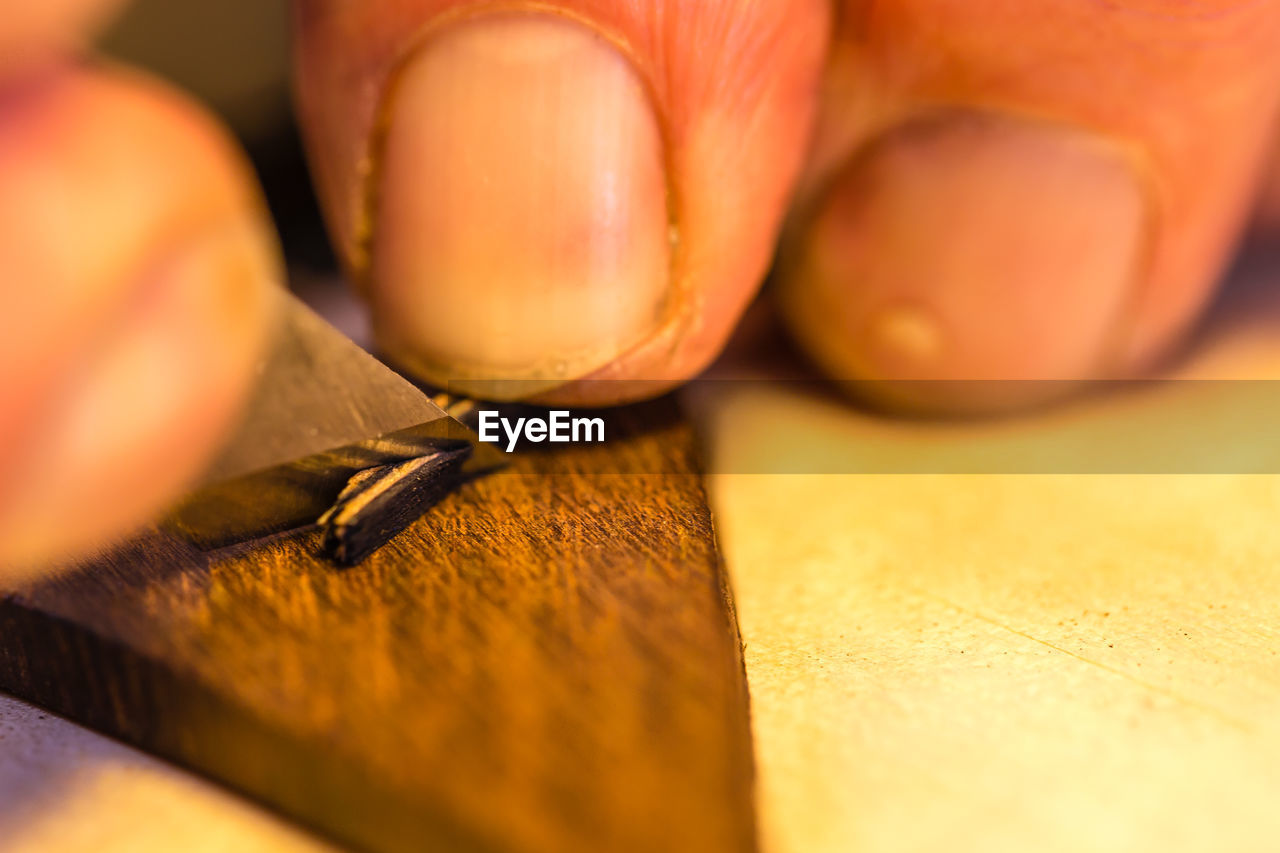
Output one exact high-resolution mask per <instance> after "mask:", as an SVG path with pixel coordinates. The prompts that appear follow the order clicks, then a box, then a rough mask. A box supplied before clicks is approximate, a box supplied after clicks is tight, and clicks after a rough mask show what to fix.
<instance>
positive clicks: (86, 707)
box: [0, 404, 755, 851]
mask: <svg viewBox="0 0 1280 853" xmlns="http://www.w3.org/2000/svg"><path fill="white" fill-rule="evenodd" d="M623 417H624V416H622V415H618V416H614V417H612V418H611V421H610V423H611V430H613V431H614V432H616V430H617V425H619V424H621V423H622V422H623V421H622V420H620V419H621V418H623ZM625 418H627V419H629V420H630V422H631V423H632V425H633V426H634V428H635V429H634V435H632V436H631V437H630V438H628V439H626V440H624V441H611V442H610V444H609V446H608V447H607V448H583V449H574V450H569V451H565V452H556V453H544V454H533V455H530V456H528V457H525V458H524V459H523V460H522V461H521V462H520V463H518V464H517V465H516V467H515V468H514V469H512V470H509V471H507V472H504V473H501V474H498V475H495V476H493V477H490V478H488V479H485V480H482V481H480V482H477V483H474V484H472V485H470V486H468V487H467V488H466V489H465V490H464V491H463V492H461V493H459V494H458V495H455V496H454V497H453V498H450V499H449V500H447V501H446V502H445V503H444V504H442V505H441V506H440V507H439V508H437V510H436V511H435V512H433V513H432V514H431V515H430V516H429V517H428V518H427V519H425V520H424V521H422V522H420V523H419V524H418V525H416V526H415V527H414V528H412V529H411V531H410V532H409V533H408V534H407V535H405V536H402V537H401V538H400V539H398V540H396V541H395V542H393V543H392V545H391V546H390V547H388V548H387V549H386V550H384V551H383V552H381V553H379V554H378V555H376V556H375V557H374V558H373V559H372V560H370V561H369V562H368V563H367V564H365V565H364V566H362V567H361V568H358V569H354V570H346V571H339V570H335V569H334V568H333V567H331V566H329V565H326V564H323V563H321V562H318V561H317V560H316V559H315V558H314V557H313V555H314V553H315V552H316V548H317V545H318V542H317V541H316V539H317V537H316V534H314V533H311V534H307V535H304V536H301V537H295V538H292V539H286V540H281V541H278V542H275V543H272V544H271V545H269V546H266V547H258V548H256V549H254V550H252V551H248V552H246V553H242V554H239V555H228V554H220V555H216V556H214V557H213V558H211V559H206V558H205V557H204V556H203V555H199V554H197V553H195V552H193V551H191V550H190V549H187V548H183V547H181V546H179V545H177V544H175V543H174V542H172V541H168V540H164V539H163V538H162V537H160V536H159V535H158V534H156V535H153V536H152V537H151V538H150V539H148V540H147V541H144V542H140V543H137V544H135V545H133V546H131V547H128V548H125V549H122V550H121V551H119V552H117V553H115V554H113V555H111V556H110V557H109V558H106V559H103V560H101V561H99V562H98V563H97V564H96V565H94V566H92V567H91V568H89V569H88V570H86V571H82V572H78V573H73V574H70V575H66V576H63V577H60V578H58V579H55V580H52V581H47V582H45V583H44V584H42V585H40V586H36V587H32V588H29V589H25V590H21V591H18V592H17V593H16V594H14V595H12V596H9V597H7V598H5V599H4V600H3V603H0V638H3V639H2V641H0V689H3V690H5V691H8V692H11V693H13V694H15V695H18V696H20V697H24V698H28V699H31V700H33V701H36V702H38V703H40V704H41V705H44V706H45V707H48V708H51V709H53V710H55V711H56V712H58V713H61V714H63V715H66V716H68V717H70V718H72V719H74V720H78V721H82V722H84V723H86V724H88V725H90V726H92V727H93V728H96V729H99V730H101V731H105V732H109V733H111V734H114V735H116V736H119V737H121V738H122V739H124V740H126V741H128V742H131V743H135V744H138V745H141V746H143V747H145V748H146V749H148V750H150V751H153V752H155V753H156V754H158V755H161V756H164V757H167V758H170V759H172V760H174V761H176V762H177V763H179V764H182V765H185V766H188V767H191V768H194V769H197V770H199V771H201V772H203V773H205V774H208V775H209V776H211V777H213V778H214V779H218V780H221V781H223V782H226V783H227V784H229V785H230V786H232V787H234V788H236V789H238V790H241V791H244V792H247V793H249V794H250V795H252V796H253V797H254V798H256V799H258V800H260V801H262V802H264V803H268V804H271V805H272V806H274V807H275V808H277V809H279V810H280V811H282V812H283V813H285V814H288V815H291V816H293V817H294V818H296V819H298V820H300V821H301V822H303V823H305V824H307V825H310V826H313V827H315V828H317V829H318V830H320V831H321V832H322V833H324V834H326V835H328V836H329V837H331V838H334V839H337V840H340V841H344V842H347V843H351V844H355V845H358V846H361V847H367V848H371V849H379V850H410V849H413V850H419V849H468V850H472V849H474V850H520V851H574V850H584V851H585V850H592V851H595V850H611V851H613V850H623V851H625V850H659V849H661V850H751V849H754V846H755V839H754V821H753V805H752V801H751V784H752V760H751V751H750V742H749V732H748V721H747V710H746V696H745V689H744V682H743V672H742V664H741V658H740V655H739V647H738V643H737V639H736V635H735V625H734V622H733V619H732V617H731V614H730V612H729V610H728V606H727V597H726V594H725V588H724V578H723V576H722V572H721V568H720V565H719V562H718V557H717V554H716V550H715V547H714V540H713V535H712V529H711V519H710V515H709V512H708V509H707V506H706V498H705V493H704V491H703V486H702V483H701V479H700V478H699V476H698V475H697V474H696V473H694V471H695V468H694V459H693V452H692V441H691V437H690V434H689V431H688V429H687V428H686V427H684V426H683V425H681V424H680V423H679V422H678V421H677V420H676V419H675V418H674V417H673V412H672V409H671V408H670V406H669V405H667V404H658V405H656V406H648V407H642V408H640V409H637V410H632V411H631V412H630V413H628V414H627V415H625ZM604 454H608V455H607V456H606V455H604ZM620 467H621V468H630V469H631V470H633V471H636V472H664V473H631V474H619V473H603V474H602V473H597V472H599V471H601V470H609V471H616V470H618V469H619V468H620Z"/></svg>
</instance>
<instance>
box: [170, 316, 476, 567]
mask: <svg viewBox="0 0 1280 853" xmlns="http://www.w3.org/2000/svg"><path fill="white" fill-rule="evenodd" d="M279 315H280V322H279V327H278V329H277V333H276V337H275V340H274V342H273V344H272V346H271V347H270V348H269V349H268V351H267V353H266V354H265V355H264V356H263V358H262V359H261V361H260V362H259V365H258V368H257V372H258V375H257V380H256V388H255V391H254V393H253V396H252V398H251V400H250V402H249V405H248V408H247V410H246V413H245V416H244V417H243V419H242V421H241V424H240V426H239V429H238V430H237V431H236V433H235V435H234V437H233V438H232V439H231V441H230V442H228V444H227V445H226V447H225V448H224V449H223V451H222V453H221V454H220V455H219V456H218V458H217V459H216V460H215V462H214V463H213V465H212V466H211V467H210V469H209V471H208V473H207V475H206V476H205V479H204V481H203V483H202V484H201V485H200V486H199V487H198V488H196V490H195V491H193V492H192V493H191V494H190V495H188V496H187V497H186V498H185V499H184V500H182V501H181V502H180V503H179V504H178V506H177V507H176V508H175V509H174V510H173V512H171V513H170V515H169V516H168V518H167V519H166V524H167V526H169V527H170V528H172V529H176V530H177V531H178V532H180V533H181V534H182V535H183V536H184V537H186V538H187V539H189V540H190V541H192V542H194V543H195V544H196V545H198V546H199V547H201V548H205V549H213V548H220V547H225V546H228V545H233V544H237V543H240V542H247V541H251V540H253V539H257V538H261V537H263V536H267V535H271V534H274V533H280V532H283V531H287V530H292V529H296V528H299V527H303V526H307V525H310V524H314V523H316V522H317V521H318V520H319V519H320V518H321V517H322V516H324V515H325V514H326V513H327V512H328V510H329V509H331V508H332V507H333V506H334V504H335V503H336V502H337V501H338V500H339V497H340V496H341V495H342V494H343V492H344V490H346V489H347V487H348V484H349V483H350V482H351V480H352V478H353V477H355V476H356V475H358V474H360V473H361V472H363V471H367V470H369V469H374V468H382V467H385V466H397V465H401V464H403V463H406V462H410V461H412V460H416V459H422V458H424V457H432V458H436V457H438V458H441V459H448V460H450V461H451V463H455V464H451V470H450V472H449V473H450V475H451V476H455V475H456V476H457V477H458V478H462V477H465V476H468V475H472V474H475V473H478V472H479V471H482V470H486V469H489V468H494V467H497V466H498V465H500V464H501V457H500V454H499V453H498V452H497V451H496V450H494V449H493V448H491V447H489V446H487V445H483V444H480V443H479V441H478V440H477V437H476V435H475V433H474V432H472V431H471V430H470V429H468V428H467V427H465V426H464V425H463V424H461V423H460V422H458V421H457V420H456V419H454V418H452V417H450V416H449V414H448V413H446V412H445V411H444V410H443V409H441V408H440V407H439V406H437V405H436V404H435V403H433V402H432V401H431V399H430V398H429V397H427V395H426V394H424V393H423V392H422V391H420V390H419V389H418V388H417V387H415V386H414V385H413V384H412V383H411V382H409V381H407V380H406V379H404V378H403V377H401V376H399V375H398V374H396V373H395V372H394V371H392V370H391V369H390V368H388V367H386V366H385V365H384V364H382V363H381V362H380V361H378V360H377V359H376V358H374V357H373V356H371V355H370V354H369V353H367V352H365V351H364V350H363V349H362V348H360V347H359V346H358V345H357V344H355V343H354V342H353V341H351V340H350V339H348V338H347V337H346V336H345V335H343V334H342V333H341V332H339V331H338V330H337V329H335V328H333V327H332V326H330V325H329V324H328V323H327V322H325V320H324V319H322V318H321V317H320V316H319V315H317V314H316V313H315V312H313V311H312V310H311V309H309V308H308V307H307V306H305V305H304V304H303V303H302V302H300V301H299V300H298V299H296V298H295V297H293V296H291V295H289V294H287V293H282V295H281V307H280V311H279ZM459 452H463V453H466V454H467V461H466V463H465V464H464V465H461V466H458V465H456V459H457V456H458V453H459ZM437 491H439V490H437ZM427 508H428V507H427V506H422V507H421V510H422V511H425V510H426V509H427ZM420 514H421V512H419V513H418V515H420ZM400 515H405V513H400ZM414 517H416V516H414ZM409 521H412V518H410V519H409ZM406 523H407V522H406ZM394 532H395V531H394V530H391V531H389V533H392V534H393V533H394Z"/></svg>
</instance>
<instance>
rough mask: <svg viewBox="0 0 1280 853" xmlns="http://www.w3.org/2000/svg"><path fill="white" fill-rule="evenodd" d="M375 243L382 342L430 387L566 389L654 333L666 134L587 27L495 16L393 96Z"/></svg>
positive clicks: (421, 58) (419, 63)
mask: <svg viewBox="0 0 1280 853" xmlns="http://www.w3.org/2000/svg"><path fill="white" fill-rule="evenodd" d="M389 98H390V100H389V105H388V112H387V119H388V125H387V132H386V135H385V141H384V146H385V147H384V149H383V151H382V160H381V164H382V171H381V174H382V178H381V195H380V203H379V205H378V208H377V211H376V219H375V225H374V228H375V232H374V237H373V261H372V264H373V267H372V274H373V288H372V290H373V292H372V294H371V300H372V303H373V308H374V314H375V323H376V326H377V329H378V333H379V337H380V341H381V343H382V344H383V346H384V347H385V348H386V349H388V351H389V352H390V353H391V354H392V355H393V356H395V357H396V358H397V359H399V360H401V361H403V362H405V363H406V364H407V365H408V366H410V367H412V368H415V369H417V370H420V371H421V372H423V373H424V374H425V375H426V376H427V377H428V378H430V379H432V380H434V381H436V382H438V383H441V384H444V383H447V382H450V381H453V382H455V383H456V382H457V381H458V380H465V379H486V380H489V379H502V380H507V379H509V380H541V381H547V382H549V383H552V384H557V383H561V382H564V381H567V380H570V379H573V378H576V377H580V376H582V375H585V374H587V373H589V372H591V371H593V370H595V369H598V368H600V367H603V366H605V365H607V364H608V363H609V362H611V361H613V360H614V359H615V358H617V357H618V356H619V355H620V354H622V353H623V352H625V351H626V350H628V349H630V348H631V347H633V346H635V345H636V344H638V343H640V342H641V341H643V340H644V339H645V338H646V337H647V336H648V335H650V334H651V333H652V332H653V331H654V330H655V329H656V327H657V326H658V324H659V322H660V320H661V317H662V314H663V311H664V306H665V302H666V299H667V293H668V282H669V255H670V246H669V242H670V238H669V226H668V213H667V210H668V208H667V197H666V187H667V181H666V175H665V167H664V164H663V149H662V142H661V134H660V132H659V129H658V122H657V119H656V117H655V115H654V112H653V108H652V106H651V104H650V100H649V98H648V96H647V93H646V91H645V89H644V87H643V85H642V84H641V82H640V79H639V77H638V75H637V74H636V72H635V70H634V69H633V68H632V66H631V65H630V63H629V62H628V61H627V59H625V58H624V57H623V56H622V54H621V53H619V52H618V51H617V50H616V49H615V48H614V46H613V45H611V44H610V43H609V42H608V41H607V40H605V39H604V38H602V37H601V36H600V35H598V34H597V33H595V32H593V31H591V30H590V29H588V28H586V27H585V26H582V25H579V24H577V23H575V22H572V21H569V20H567V19H564V18H560V17H556V16H553V15H541V14H495V15H486V16H484V17H481V18H477V19H473V20H470V21H466V22H462V23H459V24H454V25H452V26H450V27H448V28H447V29H445V30H444V31H443V32H440V33H438V34H436V35H434V36H432V37H430V38H429V39H428V40H427V42H426V43H425V44H424V45H423V47H422V48H420V50H419V52H418V54H417V55H416V56H415V57H414V58H413V59H412V60H411V61H410V62H409V63H408V64H407V65H406V66H405V67H404V69H403V70H402V71H401V73H400V74H399V76H398V78H397V80H396V82H395V84H394V85H393V88H392V90H391V92H390V94H389Z"/></svg>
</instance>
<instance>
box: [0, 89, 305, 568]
mask: <svg viewBox="0 0 1280 853" xmlns="http://www.w3.org/2000/svg"><path fill="white" fill-rule="evenodd" d="M0 187H3V193H2V194H0V276H2V277H3V280H4V281H5V282H6V284H7V285H8V286H6V288H5V290H4V293H3V299H4V305H3V310H0V389H3V390H2V391H0V573H4V572H5V570H6V568H7V570H8V571H9V572H10V573H12V572H14V571H17V570H21V569H31V568H33V567H38V566H41V565H43V564H46V563H48V562H49V561H51V560H55V559H60V558H63V557H66V556H69V555H72V554H74V553H78V552H81V551H83V550H84V549H86V548H88V547H92V546H95V545H97V544H99V543H101V542H103V541H105V540H106V539H108V538H109V537H111V536H113V535H115V534H118V533H121V532H123V531H125V530H127V529H129V528H130V527H132V526H135V525H137V524H140V523H142V522H143V521H145V520H146V519H147V518H149V517H150V516H151V515H152V514H154V513H156V512H157V511H159V510H160V509H161V508H162V507H163V505H164V504H165V503H166V502H167V501H168V500H170V499H172V498H173V497H174V496H175V495H176V494H177V493H178V492H179V491H180V490H181V489H182V488H183V487H184V486H185V485H187V484H188V483H189V482H190V481H191V480H192V479H193V478H194V477H195V476H196V475H197V474H198V472H199V470H200V469H201V467H202V466H203V465H204V464H206V463H207V462H208V461H209V459H210V457H211V455H212V453H213V452H214V451H215V449H216V446H217V443H218V441H219V440H220V439H221V438H222V437H223V435H224V434H225V433H226V432H227V430H228V429H229V427H230V426H231V425H232V422H233V420H234V417H235V414H236V412H237V410H238V407H239V406H240V405H241V403H242V400H243V398H244V396H245V394H246V392H247V390H248V387H249V384H250V373H251V370H252V365H253V363H254V361H255V359H256V357H257V354H258V352H259V351H260V348H261V346H262V343H263V338H264V334H265V330H266V328H267V324H268V321H269V305H270V304H271V301H270V293H271V287H270V283H271V282H273V281H278V280H279V278H280V274H279V268H278V261H277V257H276V249H275V247H274V238H273V237H272V236H271V233H270V229H269V228H268V226H267V220H266V218H265V214H264V213H263V209H262V206H261V204H260V202H259V200H258V197H257V193H256V190H255V189H254V185H253V183H252V182H251V181H250V179H249V176H248V171H247V169H246V167H245V165H244V164H243V163H242V161H241V157H240V155H239V154H238V153H237V152H236V151H235V149H234V148H233V146H232V145H231V143H229V142H228V140H227V139H226V138H225V137H224V135H223V134H222V132H221V131H220V130H219V129H218V128H217V127H216V126H215V125H214V124H213V123H212V121H211V120H210V119H209V118H207V117H206V116H205V115H204V114H203V113H202V112H200V111H199V110H198V109H196V108H195V107H193V106H192V105H191V104H190V103H188V102H187V101H185V100H184V99H183V98H181V97H180V96H178V95H176V94H175V93H173V92H171V91H169V90H167V89H165V88H163V87H161V86H160V85H159V84H156V83H154V82H151V81H149V80H146V79H144V78H142V77H140V76H135V75H132V74H129V73H126V72H122V71H95V70H88V69H82V68H64V69H62V70H61V71H59V72H58V73H57V74H53V75H50V76H46V77H44V78H42V79H40V80H39V81H30V82H29V83H28V84H26V85H25V86H24V87H23V88H22V90H21V91H12V90H11V91H10V92H9V93H8V94H7V96H6V97H5V98H4V99H3V100H0Z"/></svg>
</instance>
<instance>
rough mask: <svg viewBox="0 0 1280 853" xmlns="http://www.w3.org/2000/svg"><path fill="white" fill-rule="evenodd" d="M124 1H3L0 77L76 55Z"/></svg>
mask: <svg viewBox="0 0 1280 853" xmlns="http://www.w3.org/2000/svg"><path fill="white" fill-rule="evenodd" d="M123 5H124V0H38V2H31V0H0V78H3V77H4V76H6V74H13V73H16V72H18V71H22V70H24V69H26V68H27V67H29V66H31V65H33V64H42V63H45V62H48V61H49V60H50V59H52V58H55V57H57V56H58V55H59V54H64V53H71V52H74V51H75V50H76V49H77V48H79V47H80V46H82V45H83V44H84V43H85V41H86V40H87V39H88V37H89V36H91V35H93V34H94V33H95V32H97V30H98V29H99V28H100V27H101V26H102V25H103V24H104V23H105V22H106V21H107V20H108V19H109V18H110V17H111V15H112V13H114V12H116V11H117V10H118V9H119V8H120V7H121V6H123Z"/></svg>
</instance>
